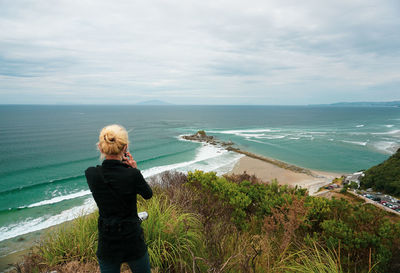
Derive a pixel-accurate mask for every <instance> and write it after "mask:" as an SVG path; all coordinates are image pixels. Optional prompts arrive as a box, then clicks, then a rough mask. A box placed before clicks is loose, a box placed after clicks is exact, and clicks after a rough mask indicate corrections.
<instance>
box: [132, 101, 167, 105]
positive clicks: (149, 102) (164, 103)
mask: <svg viewBox="0 0 400 273" xmlns="http://www.w3.org/2000/svg"><path fill="white" fill-rule="evenodd" d="M136 105H173V104H172V103H169V102H165V101H162V100H146V101H142V102H139V103H137V104H136Z"/></svg>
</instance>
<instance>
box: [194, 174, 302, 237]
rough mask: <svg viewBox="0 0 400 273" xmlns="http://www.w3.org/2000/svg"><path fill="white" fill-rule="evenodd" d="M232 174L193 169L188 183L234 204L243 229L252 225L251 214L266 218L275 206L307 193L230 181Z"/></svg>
mask: <svg viewBox="0 0 400 273" xmlns="http://www.w3.org/2000/svg"><path fill="white" fill-rule="evenodd" d="M228 178H229V177H218V176H217V175H216V173H214V172H209V173H204V172H202V171H195V172H189V173H188V176H187V179H188V183H189V184H190V185H192V186H194V187H195V188H197V189H198V190H209V191H210V193H211V194H213V195H214V196H216V197H217V198H219V199H221V200H223V201H224V202H226V203H227V204H229V206H230V207H231V208H232V210H233V213H232V222H233V223H234V224H235V225H236V226H237V227H238V228H239V229H244V230H246V229H248V228H249V226H248V220H249V216H256V217H258V218H259V219H262V218H263V217H264V216H265V215H269V214H270V213H271V209H272V208H275V207H280V206H282V205H284V204H286V203H287V202H289V203H291V202H292V200H293V197H294V196H297V197H304V196H305V194H306V191H305V190H304V189H298V188H291V187H288V186H279V185H278V183H277V181H273V182H272V183H270V184H260V183H252V182H250V181H247V180H243V181H236V182H234V181H230V180H228Z"/></svg>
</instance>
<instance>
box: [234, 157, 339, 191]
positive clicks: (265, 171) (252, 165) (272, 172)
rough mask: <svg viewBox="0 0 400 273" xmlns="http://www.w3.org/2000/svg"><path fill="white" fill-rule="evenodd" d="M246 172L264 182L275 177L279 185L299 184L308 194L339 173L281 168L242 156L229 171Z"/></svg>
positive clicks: (327, 182)
mask: <svg viewBox="0 0 400 273" xmlns="http://www.w3.org/2000/svg"><path fill="white" fill-rule="evenodd" d="M243 172H246V173H247V174H250V175H253V174H254V175H255V176H257V177H258V178H260V179H261V180H263V181H265V182H270V181H271V180H273V179H277V180H278V183H279V184H281V185H290V186H293V187H294V186H295V185H297V186H299V187H302V188H306V189H308V191H309V194H310V195H313V194H315V193H316V192H317V191H318V189H319V188H320V187H323V186H325V185H327V184H329V183H330V182H331V181H332V180H333V179H334V178H335V177H340V176H342V174H340V173H329V172H322V171H314V170H310V172H311V175H309V174H306V173H299V172H294V171H292V170H289V169H285V168H281V167H279V166H277V165H275V164H272V163H268V162H266V161H263V160H260V159H256V158H252V157H249V156H244V157H242V158H241V159H239V161H238V162H237V163H236V165H235V166H234V167H233V170H232V171H230V172H229V173H233V174H242V173H243Z"/></svg>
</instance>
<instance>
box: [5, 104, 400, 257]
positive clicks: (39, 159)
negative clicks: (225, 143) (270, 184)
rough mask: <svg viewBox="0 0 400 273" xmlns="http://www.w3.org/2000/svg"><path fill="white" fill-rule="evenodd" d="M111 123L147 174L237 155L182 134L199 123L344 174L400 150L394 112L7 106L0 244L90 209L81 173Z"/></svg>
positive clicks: (227, 161)
mask: <svg viewBox="0 0 400 273" xmlns="http://www.w3.org/2000/svg"><path fill="white" fill-rule="evenodd" d="M111 123H118V124H122V125H123V126H125V127H126V128H127V129H128V130H129V131H130V141H131V145H130V151H131V152H132V153H133V155H134V157H135V159H136V160H137V162H138V165H139V168H140V169H141V170H142V171H143V173H144V175H145V177H149V176H151V175H154V174H158V173H160V172H162V171H164V170H170V169H177V170H181V171H188V170H194V169H202V170H206V171H211V170H213V171H217V172H220V173H222V172H224V171H227V170H229V169H230V168H231V167H232V166H233V165H234V163H235V162H236V161H237V160H238V158H239V157H240V156H239V155H237V154H234V153H231V152H226V151H223V150H221V149H217V148H216V147H210V146H204V145H202V144H199V143H192V142H188V141H182V140H180V139H179V136H180V135H182V134H191V133H194V132H196V131H197V130H199V129H205V130H206V131H207V132H208V133H209V134H213V135H215V136H217V137H218V138H220V139H223V140H232V141H233V142H235V143H236V144H237V145H238V146H239V147H240V148H242V149H245V150H248V151H251V152H255V153H258V154H261V155H265V156H269V157H273V158H277V159H280V160H283V161H286V162H288V163H292V164H296V165H299V166H302V167H306V168H312V169H318V170H324V171H335V172H344V173H349V172H355V171H358V170H361V169H366V168H369V167H370V166H373V165H375V164H377V163H380V162H382V161H383V160H385V159H386V158H388V157H389V156H390V155H391V154H392V153H393V152H394V151H395V150H396V149H397V148H398V147H399V146H400V145H399V143H400V109H399V108H378V107H376V108H375V107H369V108H364V107H359V108H346V107H311V106H310V107H306V106H303V107H300V106H290V107H289V106H287V107H283V106H279V107H278V106H276V107H275V106H15V105H14V106H13V105H9V106H4V105H3V106H0V139H1V144H0V166H1V168H0V241H2V240H5V239H8V238H12V237H15V236H17V235H21V234H24V233H27V232H30V231H34V230H39V229H42V228H46V227H48V226H51V225H54V224H57V223H60V222H63V221H66V220H69V219H72V218H74V217H76V216H77V215H79V214H81V213H82V212H83V211H85V212H86V211H90V210H92V209H93V207H94V203H93V200H92V198H91V197H90V192H89V191H88V188H87V185H86V182H85V178H84V170H85V169H86V168H87V167H88V166H92V165H96V164H100V162H101V161H100V159H99V154H98V151H97V150H96V142H97V138H98V133H99V131H100V129H101V128H102V127H103V126H105V125H107V124H111ZM0 251H1V250H0ZM0 254H1V253H0ZM0 256H1V255H0Z"/></svg>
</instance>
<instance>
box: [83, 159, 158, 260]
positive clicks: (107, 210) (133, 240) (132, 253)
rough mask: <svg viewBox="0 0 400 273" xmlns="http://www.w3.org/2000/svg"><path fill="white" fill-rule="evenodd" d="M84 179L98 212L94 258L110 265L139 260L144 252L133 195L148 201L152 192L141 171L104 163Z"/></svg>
mask: <svg viewBox="0 0 400 273" xmlns="http://www.w3.org/2000/svg"><path fill="white" fill-rule="evenodd" d="M98 168H101V172H99V170H98ZM101 173H102V174H103V177H104V180H103V179H102V177H101ZM85 175H86V180H87V183H88V185H89V188H90V191H91V192H92V194H93V198H94V200H95V201H96V204H97V207H98V208H99V220H98V228H99V245H98V249H97V257H98V258H99V259H102V260H108V261H112V262H126V261H131V260H136V259H138V258H140V257H142V256H143V255H144V254H145V252H146V249H147V248H146V244H145V242H144V238H143V231H142V228H141V227H140V220H139V218H138V216H137V206H136V195H137V194H140V195H141V196H142V197H143V198H145V199H149V198H151V197H152V195H153V192H152V190H151V188H150V186H149V185H148V184H147V182H146V181H145V179H144V178H143V176H142V174H141V173H140V171H139V170H138V169H135V168H130V167H129V166H127V165H126V164H123V163H122V162H121V161H119V160H104V161H103V164H102V165H101V166H97V167H89V168H88V169H87V170H86V171H85ZM103 181H105V182H106V183H104V182H103ZM107 184H108V185H107ZM110 187H111V189H110Z"/></svg>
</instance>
